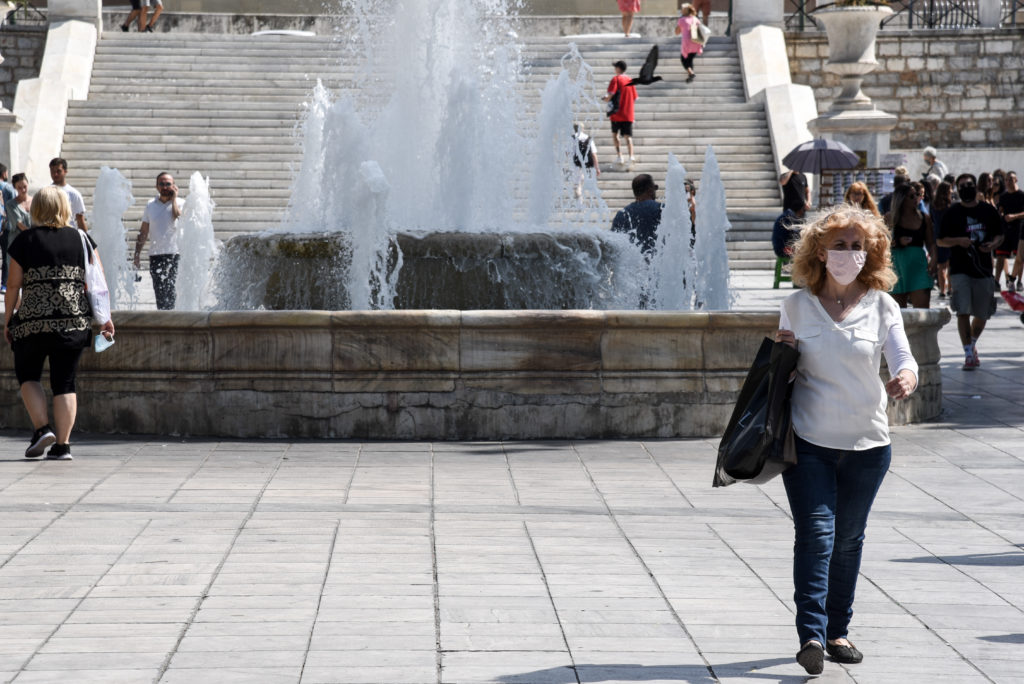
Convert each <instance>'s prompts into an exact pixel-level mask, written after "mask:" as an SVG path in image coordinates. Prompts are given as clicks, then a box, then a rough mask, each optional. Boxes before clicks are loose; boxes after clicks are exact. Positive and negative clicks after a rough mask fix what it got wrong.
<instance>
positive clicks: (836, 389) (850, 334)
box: [779, 290, 918, 451]
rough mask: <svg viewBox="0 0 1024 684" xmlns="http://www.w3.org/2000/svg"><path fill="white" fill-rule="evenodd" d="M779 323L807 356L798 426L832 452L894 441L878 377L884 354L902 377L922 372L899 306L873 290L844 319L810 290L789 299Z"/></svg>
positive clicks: (801, 368) (799, 381)
mask: <svg viewBox="0 0 1024 684" xmlns="http://www.w3.org/2000/svg"><path fill="white" fill-rule="evenodd" d="M779 327H780V328H781V329H783V330H792V331H793V332H794V333H795V335H796V339H797V349H798V350H799V351H800V360H799V362H797V367H796V379H795V380H794V383H795V384H794V386H793V400H792V413H793V431H794V432H796V434H797V435H799V436H800V437H802V438H803V439H805V440H807V441H808V442H811V443H812V444H817V445H818V446H823V447H827V448H830V449H843V450H853V451H863V450H865V449H871V448H873V447H879V446H885V445H886V444H888V443H889V419H888V416H886V413H885V408H886V404H887V401H888V397H887V395H886V393H885V384H884V383H883V382H882V379H881V377H879V375H878V371H879V367H880V366H881V362H882V353H883V352H884V353H885V360H886V362H887V363H888V365H889V371H890V373H891V374H892V375H893V376H895V375H896V374H897V373H899V372H900V371H901V370H910V371H911V372H913V374H914V377H915V378H916V377H917V375H918V369H917V362H916V361H914V357H913V355H912V354H911V352H910V343H909V341H908V340H907V333H906V331H905V330H904V329H903V315H902V314H901V313H900V307H899V304H897V303H896V300H894V299H893V298H892V297H890V296H889V295H888V294H887V293H885V292H879V291H878V290H869V291H868V292H867V294H865V295H864V297H863V298H861V300H860V302H858V303H857V305H856V306H855V307H854V308H853V310H851V311H850V312H849V313H848V314H847V316H846V318H845V319H844V320H843V321H841V322H836V321H834V320H832V317H831V316H829V315H828V313H827V312H826V311H825V308H824V307H823V306H822V305H821V302H820V301H819V300H818V298H817V297H816V296H815V295H813V294H811V293H810V292H809V291H808V290H800V291H799V292H794V293H793V294H792V295H790V296H789V297H787V298H786V300H785V301H784V302H783V303H782V316H781V320H780V321H779Z"/></svg>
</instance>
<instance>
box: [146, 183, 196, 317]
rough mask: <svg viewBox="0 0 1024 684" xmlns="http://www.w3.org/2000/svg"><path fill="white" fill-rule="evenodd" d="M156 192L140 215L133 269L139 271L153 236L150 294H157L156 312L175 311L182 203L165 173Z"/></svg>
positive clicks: (157, 185) (150, 257) (150, 252)
mask: <svg viewBox="0 0 1024 684" xmlns="http://www.w3.org/2000/svg"><path fill="white" fill-rule="evenodd" d="M156 189H157V192H158V193H160V194H159V195H158V196H157V197H154V198H153V199H151V200H149V203H148V204H147V205H146V211H145V212H143V214H142V226H141V227H140V228H139V237H138V239H137V240H136V241H135V259H134V262H135V268H138V267H139V262H140V259H141V257H142V247H143V246H144V245H145V244H146V240H148V239H149V234H150V231H152V233H153V244H152V245H150V247H149V274H150V275H151V276H152V277H153V292H154V293H155V294H156V308H158V309H161V310H170V309H173V308H174V300H175V298H176V296H175V286H176V284H177V280H178V261H179V259H180V254H179V253H178V237H179V235H180V231H179V229H178V218H179V217H180V216H181V210H182V207H183V206H184V205H185V202H184V200H182V199H180V198H179V197H178V186H177V185H175V184H174V177H173V176H171V174H169V173H167V172H166V171H165V172H163V173H161V174H160V175H159V176H157V177H156Z"/></svg>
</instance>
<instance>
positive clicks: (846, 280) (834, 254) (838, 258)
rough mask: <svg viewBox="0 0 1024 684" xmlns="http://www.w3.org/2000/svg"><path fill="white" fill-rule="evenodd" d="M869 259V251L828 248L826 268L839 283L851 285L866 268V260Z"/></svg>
mask: <svg viewBox="0 0 1024 684" xmlns="http://www.w3.org/2000/svg"><path fill="white" fill-rule="evenodd" d="M867 260H868V253H867V252H855V251H853V250H838V249H830V250H828V259H827V261H825V268H826V269H827V270H828V272H829V273H830V274H832V277H833V278H835V280H836V282H837V283H839V284H840V285H849V284H850V283H852V282H853V281H854V280H856V279H857V275H858V274H859V273H860V272H861V269H863V268H864V262H865V261H867Z"/></svg>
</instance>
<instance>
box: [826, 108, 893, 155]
mask: <svg viewBox="0 0 1024 684" xmlns="http://www.w3.org/2000/svg"><path fill="white" fill-rule="evenodd" d="M897 123H899V117H897V116H895V115H893V114H889V113H887V112H883V111H881V110H879V109H871V110H848V111H838V112H833V111H832V110H829V111H828V112H827V113H826V114H824V115H822V116H819V117H818V118H817V119H814V120H812V121H810V122H809V123H808V124H807V126H808V128H810V130H811V132H812V133H813V134H814V136H815V137H820V138H828V139H829V140H838V141H839V142H842V143H845V144H846V145H847V146H849V147H850V149H852V150H853V151H854V152H858V153H859V152H864V153H865V154H866V157H867V159H866V163H867V167H868V168H878V167H880V166H881V165H882V159H883V158H884V157H885V156H886V155H887V154H889V137H890V135H891V133H892V129H894V128H896V124H897Z"/></svg>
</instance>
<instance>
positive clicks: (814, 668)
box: [796, 641, 825, 675]
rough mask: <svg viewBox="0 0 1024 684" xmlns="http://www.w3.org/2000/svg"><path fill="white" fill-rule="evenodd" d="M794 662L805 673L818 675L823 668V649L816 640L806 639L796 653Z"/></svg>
mask: <svg viewBox="0 0 1024 684" xmlns="http://www.w3.org/2000/svg"><path fill="white" fill-rule="evenodd" d="M796 662H798V663H800V665H801V667H803V668H804V670H806V671H807V674H812V675H819V674H821V673H822V671H823V670H824V669H825V651H824V650H822V648H821V644H819V643H818V642H817V641H808V642H807V643H806V644H804V645H803V647H801V649H800V651H799V652H798V653H797V654H796Z"/></svg>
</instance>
